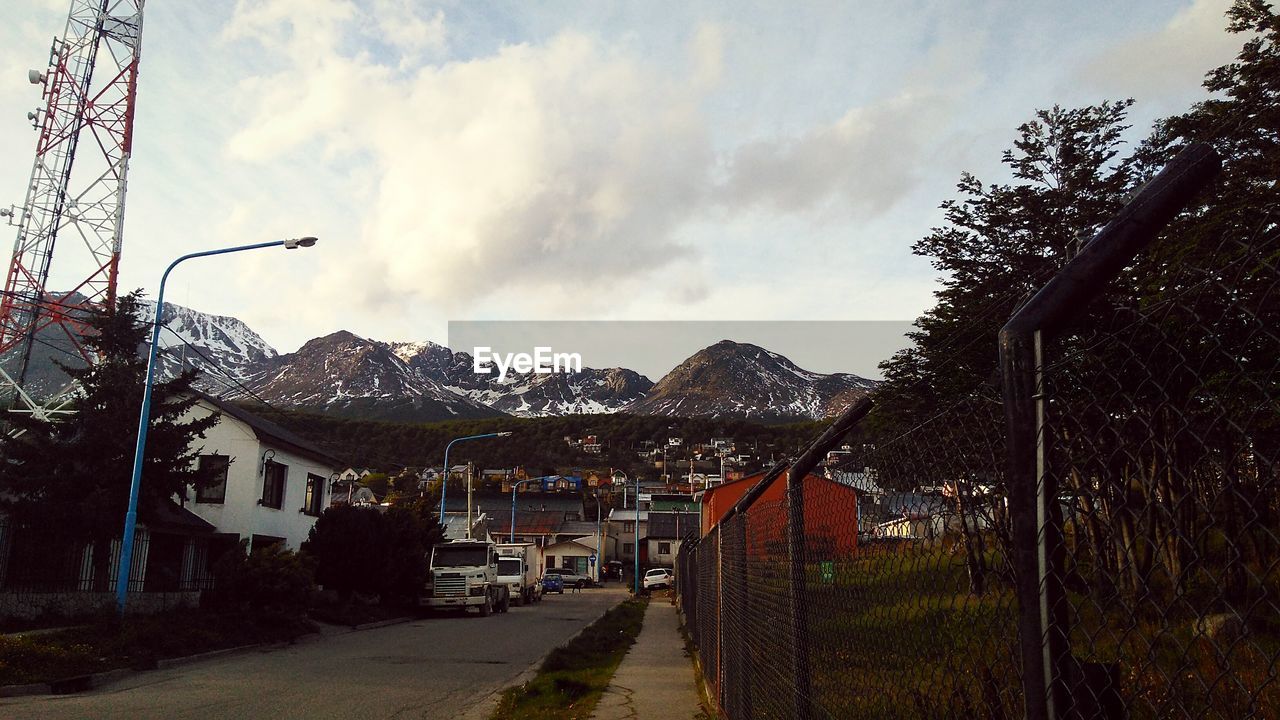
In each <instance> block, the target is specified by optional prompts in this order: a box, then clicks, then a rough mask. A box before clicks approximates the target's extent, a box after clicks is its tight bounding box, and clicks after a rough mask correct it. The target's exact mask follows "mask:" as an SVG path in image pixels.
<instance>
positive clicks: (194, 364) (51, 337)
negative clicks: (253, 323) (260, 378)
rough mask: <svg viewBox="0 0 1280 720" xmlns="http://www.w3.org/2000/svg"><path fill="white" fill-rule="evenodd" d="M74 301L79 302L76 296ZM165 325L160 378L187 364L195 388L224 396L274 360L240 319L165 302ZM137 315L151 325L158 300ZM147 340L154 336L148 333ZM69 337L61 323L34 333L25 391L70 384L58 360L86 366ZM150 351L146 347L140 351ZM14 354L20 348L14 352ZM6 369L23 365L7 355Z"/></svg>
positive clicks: (41, 393) (45, 392)
mask: <svg viewBox="0 0 1280 720" xmlns="http://www.w3.org/2000/svg"><path fill="white" fill-rule="evenodd" d="M71 298H73V301H74V302H80V301H81V299H80V298H79V297H78V296H75V295H72V296H71ZM164 307H165V312H164V326H163V327H162V328H161V330H160V352H159V354H158V355H157V356H156V361H157V363H158V365H157V367H156V377H157V379H160V380H167V379H170V378H173V377H175V376H177V374H178V373H179V372H180V371H181V370H183V369H186V368H195V369H196V370H198V371H200V377H199V378H197V380H196V385H197V387H199V388H201V389H202V390H206V391H208V392H211V393H213V394H215V395H223V394H226V391H227V390H228V388H234V387H235V386H236V383H237V382H239V381H243V380H244V379H245V378H247V377H248V376H249V375H251V374H253V373H254V372H256V371H257V369H258V368H259V366H260V365H261V364H262V363H264V362H266V361H268V360H270V359H271V358H274V357H275V356H276V355H277V353H276V350H275V348H273V347H271V346H270V345H268V344H267V342H266V341H265V340H263V339H262V337H261V336H259V335H258V334H257V333H256V332H254V331H253V330H252V329H250V328H249V326H248V325H245V324H244V323H243V322H241V321H240V320H238V319H237V318H234V317H230V316H227V315H210V314H207V313H202V312H200V311H199V310H192V309H191V308H186V307H182V306H181V305H174V304H173V303H165V304H164ZM140 310H141V312H140V317H139V319H140V320H141V321H142V322H144V323H148V324H149V323H151V322H152V321H153V319H154V318H155V312H156V304H155V303H154V302H146V303H144V304H143V306H142V307H141V308H140ZM147 337H148V338H149V337H150V334H149V333H148V336H147ZM78 342H79V340H78V339H77V340H76V341H72V340H71V338H69V337H67V334H66V333H64V332H63V331H62V330H61V328H60V327H54V326H51V327H46V328H43V329H41V330H40V331H39V332H37V334H36V342H35V343H34V344H33V345H32V348H31V359H30V362H29V363H28V368H27V373H26V383H25V385H24V388H25V390H26V391H27V392H28V393H29V394H31V395H32V396H33V397H35V398H45V397H48V396H49V395H51V394H53V393H54V392H56V391H58V390H59V389H60V388H62V387H63V386H64V385H66V383H67V382H68V378H67V375H66V373H64V372H62V370H61V369H60V368H59V367H58V363H61V364H63V365H66V366H68V367H72V368H79V367H84V364H85V363H84V360H83V359H81V357H80V355H79V349H78V347H77V343H78ZM138 352H139V354H143V355H145V354H146V345H145V344H144V345H142V346H141V347H140V348H139V349H138ZM13 353H16V351H13V352H11V353H10V354H11V355H12V354H13ZM4 362H5V367H6V370H9V371H10V372H15V371H14V370H12V369H11V368H10V366H11V365H12V366H13V367H19V365H18V362H17V359H16V358H13V359H12V361H11V358H9V357H6V358H5V359H4Z"/></svg>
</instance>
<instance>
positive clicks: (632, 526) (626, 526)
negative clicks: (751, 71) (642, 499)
mask: <svg viewBox="0 0 1280 720" xmlns="http://www.w3.org/2000/svg"><path fill="white" fill-rule="evenodd" d="M635 531H636V523H635V521H634V520H628V521H626V522H624V523H622V532H629V533H633V532H635Z"/></svg>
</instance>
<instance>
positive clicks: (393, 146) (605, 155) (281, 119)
mask: <svg viewBox="0 0 1280 720" xmlns="http://www.w3.org/2000/svg"><path fill="white" fill-rule="evenodd" d="M299 1H300V0H275V2H270V3H266V4H254V5H253V6H252V7H247V6H240V7H238V8H237V12H236V15H235V16H234V17H233V18H232V20H231V22H230V24H229V25H228V27H227V29H226V30H225V32H224V37H225V38H226V39H227V41H228V42H232V43H236V42H244V41H248V42H249V43H251V44H253V45H255V46H256V48H255V49H256V50H257V51H258V52H261V53H263V54H264V61H263V68H264V69H263V70H262V71H260V72H258V73H256V74H255V75H253V76H251V77H247V78H244V79H243V80H241V81H240V83H239V86H238V88H237V92H236V98H237V99H236V101H235V102H236V104H237V110H238V111H239V115H240V116H242V117H244V118H246V119H245V120H244V121H243V124H242V126H241V127H240V129H239V130H238V131H237V132H235V133H234V134H233V136H232V137H231V138H230V140H229V142H228V144H227V151H228V153H229V155H230V157H232V158H233V159H235V160H237V161H242V162H250V163H257V164H260V165H263V166H266V165H273V166H280V165H290V164H293V163H296V164H297V165H298V166H299V167H314V163H315V160H316V158H317V157H319V158H323V159H325V160H326V161H331V162H332V163H334V164H335V165H339V166H340V165H342V164H344V163H345V164H349V165H350V166H352V167H355V168H361V169H362V171H361V172H360V173H353V178H354V177H357V176H358V177H359V178H360V180H359V181H358V182H357V180H355V179H350V180H348V181H347V182H348V183H349V185H350V186H351V187H350V191H351V193H352V195H353V196H359V197H362V198H367V199H366V200H365V201H364V202H362V203H361V204H360V205H359V206H358V212H359V219H358V225H359V242H358V244H349V245H351V248H350V249H351V250H353V251H354V252H351V253H349V255H350V257H349V258H348V259H346V260H344V262H343V263H341V264H335V265H333V266H331V267H330V268H329V269H328V270H327V273H326V275H325V277H323V278H321V279H320V280H319V281H318V282H317V285H318V286H320V287H322V288H323V287H327V288H344V290H343V291H342V292H343V299H344V300H346V301H348V302H357V303H359V304H360V306H361V307H363V308H365V309H366V310H368V311H370V312H384V311H385V310H386V309H387V308H386V298H387V297H395V298H398V299H399V300H401V301H403V302H405V303H412V302H413V301H418V302H421V303H425V304H427V305H428V306H431V307H434V308H437V309H443V310H445V311H446V312H450V313H458V312H465V311H466V310H468V309H470V308H474V307H475V306H476V304H477V301H478V300H479V299H481V298H483V297H485V296H487V295H492V294H498V293H501V294H503V296H505V297H508V298H519V300H518V303H519V307H520V308H521V310H522V312H524V313H528V314H533V313H540V314H543V315H549V314H564V313H574V312H577V311H581V309H582V308H584V307H587V308H591V307H598V306H600V305H601V304H602V303H600V302H596V300H597V299H599V298H610V297H611V298H613V300H612V301H611V303H617V302H618V297H619V296H618V295H616V294H615V293H617V292H618V291H619V290H620V289H623V288H631V289H635V290H637V291H638V292H641V293H644V292H652V291H654V290H657V291H658V292H660V293H661V294H663V295H664V296H665V297H667V298H668V299H669V300H670V301H671V302H673V303H676V304H681V305H683V304H687V303H690V302H700V301H703V300H705V299H706V298H708V297H709V294H710V290H708V283H707V282H706V281H705V278H707V277H709V275H708V272H709V267H710V265H709V264H708V257H707V256H706V254H705V253H706V252H707V249H705V248H703V247H699V246H695V245H694V244H693V241H692V240H691V237H693V236H697V235H698V233H696V232H692V231H691V228H693V227H695V226H700V227H704V228H705V227H706V225H705V224H703V225H699V224H700V223H704V222H705V221H708V220H714V219H715V218H717V217H723V216H725V215H726V214H729V215H733V214H738V213H741V212H743V211H755V210H764V211H766V212H776V213H782V214H797V215H802V216H803V215H817V214H824V213H830V212H832V209H833V208H834V209H835V210H834V211H835V212H836V213H838V214H839V215H840V216H841V218H842V219H844V218H847V217H849V216H850V215H852V216H855V217H857V216H861V217H867V216H873V215H877V214H880V213H883V212H884V211H885V210H886V209H888V208H889V207H891V206H893V205H894V204H895V203H896V202H897V201H899V200H900V199H901V198H902V197H904V196H905V195H906V194H907V193H908V191H909V190H910V188H911V186H912V183H913V182H914V180H915V179H916V175H915V172H916V171H915V168H917V167H919V166H920V165H921V164H922V162H923V157H924V153H925V152H926V149H927V147H928V145H929V140H928V139H927V138H928V136H929V135H930V131H931V130H932V128H934V127H935V126H936V125H937V124H938V122H939V117H940V116H941V115H942V114H943V113H944V110H943V108H945V107H947V99H946V93H945V92H937V91H935V90H933V89H932V88H930V87H928V85H927V83H926V82H925V81H924V80H921V79H919V78H917V79H913V81H912V83H911V84H910V85H909V87H908V89H905V90H902V91H901V92H900V93H899V94H898V95H897V96H896V97H892V98H890V99H887V100H881V101H872V102H869V103H866V104H864V105H862V106H859V107H854V108H852V109H849V110H848V111H847V112H845V113H844V114H843V115H842V116H840V117H838V118H837V119H835V120H834V121H831V122H828V123H827V124H825V125H821V126H818V127H815V128H812V129H809V130H807V131H800V132H798V133H796V134H795V135H793V136H782V137H777V136H771V137H764V138H758V139H756V140H754V141H751V142H749V143H747V144H745V145H738V146H736V147H735V146H734V145H733V144H729V145H728V146H727V147H721V148H717V147H716V144H715V143H714V142H713V137H712V136H713V132H714V130H713V126H714V121H713V119H712V118H710V117H709V116H708V115H707V114H706V109H705V106H706V103H707V101H708V98H709V97H710V96H711V95H713V94H714V93H715V92H716V91H717V89H718V84H719V83H720V82H722V80H723V75H724V67H723V56H724V53H725V46H726V44H727V43H728V42H730V41H731V40H732V39H733V38H731V37H729V36H727V35H726V32H725V30H724V29H723V28H722V27H721V26H719V25H716V24H714V23H704V24H701V25H699V26H697V28H696V29H695V30H694V31H693V32H692V33H691V35H690V37H689V39H688V41H687V43H686V45H685V51H686V52H685V56H684V57H685V62H684V63H679V62H676V63H664V62H651V61H648V60H647V59H645V58H644V57H642V56H639V55H637V53H636V52H635V48H634V47H632V46H630V45H628V44H626V43H621V44H618V45H611V44H607V43H605V42H604V41H603V40H602V39H601V38H599V37H598V36H596V35H588V34H584V33H580V32H576V31H572V30H560V31H558V32H555V33H553V34H551V35H549V36H548V37H547V38H545V39H543V40H541V41H538V42H526V43H520V44H510V45H505V46H502V47H499V48H498V49H497V50H496V51H494V52H492V53H490V54H487V55H482V56H478V57H474V58H472V59H468V60H465V61H459V60H454V61H437V62H435V63H425V64H424V63H422V62H415V63H414V66H415V69H414V70H412V71H407V70H406V69H405V66H404V65H403V62H402V61H401V60H402V58H397V57H391V58H387V57H382V56H380V55H379V54H377V53H375V52H371V51H369V49H368V48H369V44H368V43H367V42H364V43H362V42H361V40H360V38H361V33H362V32H366V31H365V30H363V29H362V28H365V27H367V26H369V24H370V23H369V21H370V19H371V18H370V16H368V15H366V14H363V13H364V11H363V10H359V9H357V8H355V7H354V6H352V5H351V4H349V3H347V2H344V1H343V0H323V2H320V3H317V4H316V5H314V6H313V5H312V4H310V3H307V4H306V6H307V8H309V10H308V11H307V12H300V9H299V7H297V5H298V3H299ZM384 6H385V7H384ZM401 13H410V14H412V8H410V7H409V6H407V5H405V4H404V3H402V2H399V1H398V0H397V2H396V3H389V2H388V3H382V4H380V5H378V6H376V12H375V16H376V17H377V19H378V21H379V22H382V21H387V22H395V23H396V24H399V25H401V26H403V27H404V33H403V34H402V35H396V36H395V37H393V38H391V39H390V42H391V44H392V45H394V46H396V47H397V48H401V49H403V50H404V51H406V52H416V51H419V50H420V51H422V52H425V53H428V54H430V53H434V52H441V51H442V50H443V48H444V43H445V37H444V32H445V30H444V28H445V27H446V20H445V18H444V16H443V15H441V14H440V13H439V12H437V13H435V14H434V15H430V16H425V18H421V19H420V24H418V25H413V21H407V20H393V18H398V17H399V16H400V15H399V14H401ZM353 38H354V39H353ZM383 40H384V41H385V40H386V38H383ZM926 59H927V58H926ZM949 66H952V67H953V66H954V64H949ZM966 66H967V65H966ZM930 77H931V78H932V74H930ZM933 79H934V80H936V78H933ZM922 138H926V139H924V140H922ZM360 183H363V184H360ZM702 237H705V234H703V235H702ZM353 275H354V276H358V277H365V278H377V281H376V282H373V283H367V284H366V287H365V288H364V289H363V290H361V291H358V292H354V293H353V292H350V291H349V290H346V289H345V288H349V287H350V283H349V282H348V281H346V280H345V278H349V277H351V276H353ZM645 283H649V285H650V286H652V287H649V286H646V284H645ZM333 292H337V290H334V291H333ZM584 298H589V299H584ZM605 305H608V303H605Z"/></svg>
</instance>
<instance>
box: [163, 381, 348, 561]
mask: <svg viewBox="0 0 1280 720" xmlns="http://www.w3.org/2000/svg"><path fill="white" fill-rule="evenodd" d="M213 412H214V408H213V407H212V406H210V405H208V404H207V403H204V402H201V403H198V404H197V405H196V406H195V407H194V408H192V409H191V411H190V412H189V413H188V417H190V418H194V417H205V416H208V415H210V414H212V413H213ZM267 450H274V451H275V457H273V458H272V460H273V461H274V462H277V463H281V464H283V465H286V466H287V467H288V475H287V478H286V481H285V492H284V502H283V503H282V504H281V506H280V509H279V510H277V509H275V508H269V507H264V506H262V505H260V504H259V500H261V499H262V486H263V477H262V462H263V455H264V453H266V451H267ZM200 454H201V455H227V456H229V457H230V458H231V466H230V468H228V470H227V493H226V496H225V498H224V499H223V502H222V503H221V504H217V503H200V502H195V494H194V492H193V493H192V494H191V495H190V499H189V500H188V502H187V508H188V509H189V510H191V511H192V512H194V513H195V514H196V515H199V516H200V517H202V518H204V519H205V520H207V521H208V522H210V523H212V524H213V526H214V527H216V528H217V529H218V532H223V533H235V534H237V535H239V536H240V538H241V539H246V538H252V537H253V536H254V535H268V536H272V537H280V538H284V540H285V544H286V545H287V546H288V548H289V549H290V550H297V549H298V548H299V547H300V546H301V545H302V541H304V540H306V539H307V533H309V532H310V531H311V527H312V526H313V525H315V523H316V517H315V516H314V515H309V514H307V513H305V512H302V510H301V508H302V504H303V500H304V499H305V497H306V492H307V474H308V473H311V474H315V475H319V476H320V477H322V478H324V479H325V481H324V482H323V483H321V487H322V490H321V491H322V492H324V493H325V497H324V498H323V500H322V502H321V505H320V507H321V508H325V507H328V505H329V500H330V498H329V497H328V494H329V488H328V484H329V482H328V479H329V477H330V476H332V475H333V474H334V472H335V471H336V469H335V468H333V467H329V466H326V465H323V464H321V462H320V461H318V460H313V459H311V458H309V457H306V456H303V455H299V454H296V453H293V452H290V451H288V450H285V449H284V448H282V447H279V446H277V445H273V444H271V443H270V442H264V441H260V440H259V439H258V437H257V435H255V434H254V432H253V429H252V428H250V427H249V426H248V425H246V424H245V423H243V422H241V421H239V420H236V419H235V418H232V417H229V416H227V415H223V416H222V418H221V419H220V420H219V421H218V424H217V425H215V426H214V427H213V428H211V429H210V430H209V431H208V432H207V433H206V434H205V439H204V441H203V442H202V443H201V450H200Z"/></svg>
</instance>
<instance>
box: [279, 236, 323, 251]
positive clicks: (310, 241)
mask: <svg viewBox="0 0 1280 720" xmlns="http://www.w3.org/2000/svg"><path fill="white" fill-rule="evenodd" d="M315 244H316V239H315V238H313V237H310V236H307V237H300V238H289V239H288V240H285V241H284V247H285V249H286V250H292V249H294V248H300V247H311V246H312V245H315Z"/></svg>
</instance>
